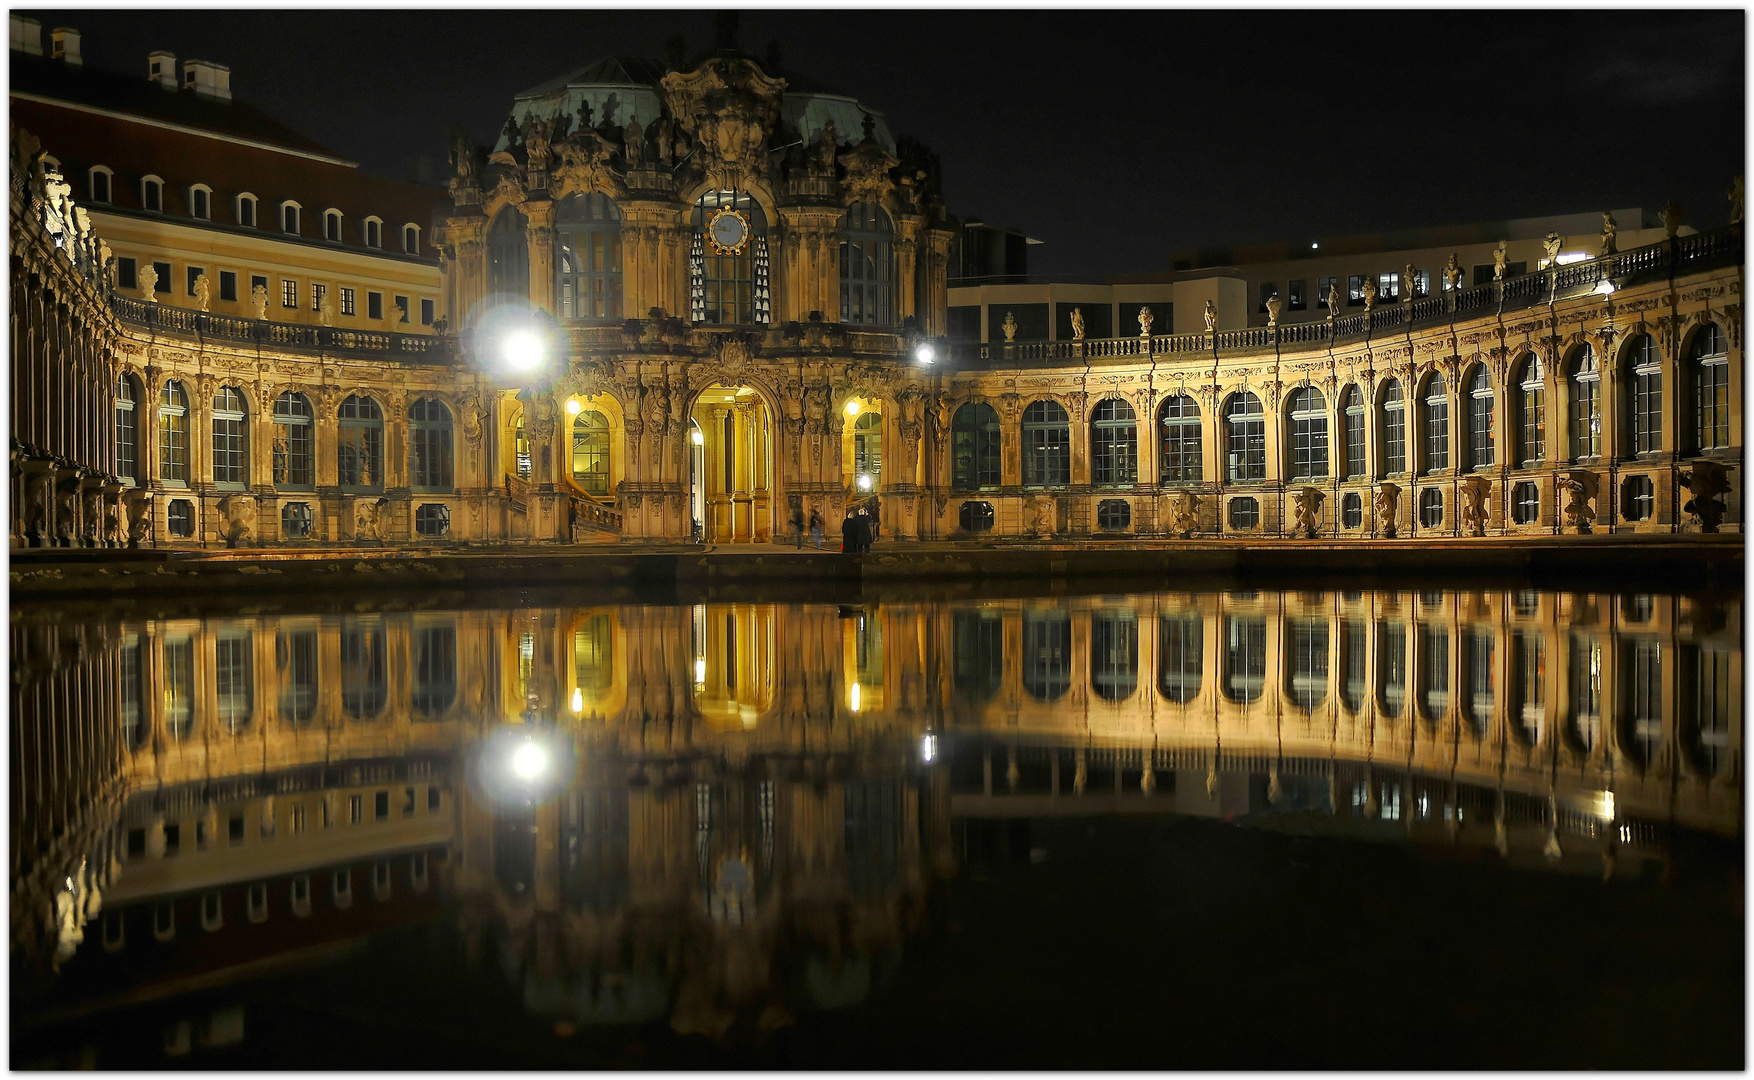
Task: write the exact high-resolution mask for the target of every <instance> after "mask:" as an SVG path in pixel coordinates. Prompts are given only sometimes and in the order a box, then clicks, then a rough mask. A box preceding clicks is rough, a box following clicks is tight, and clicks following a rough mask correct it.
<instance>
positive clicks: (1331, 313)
mask: <svg viewBox="0 0 1754 1080" xmlns="http://www.w3.org/2000/svg"><path fill="white" fill-rule="evenodd" d="M1339 315H1340V286H1339V285H1338V284H1329V285H1328V318H1330V319H1335V318H1338V317H1339Z"/></svg>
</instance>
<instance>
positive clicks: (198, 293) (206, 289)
mask: <svg viewBox="0 0 1754 1080" xmlns="http://www.w3.org/2000/svg"><path fill="white" fill-rule="evenodd" d="M210 297H211V287H210V286H209V285H208V284H207V275H206V274H196V275H195V306H196V307H197V308H199V309H200V310H202V311H206V310H207V304H208V301H209V299H210Z"/></svg>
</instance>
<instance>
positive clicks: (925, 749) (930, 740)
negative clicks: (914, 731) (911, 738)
mask: <svg viewBox="0 0 1754 1080" xmlns="http://www.w3.org/2000/svg"><path fill="white" fill-rule="evenodd" d="M937 756H938V736H936V735H927V736H925V737H923V738H921V739H920V760H921V761H924V762H926V763H927V764H931V761H932V759H933V758H935V757H937Z"/></svg>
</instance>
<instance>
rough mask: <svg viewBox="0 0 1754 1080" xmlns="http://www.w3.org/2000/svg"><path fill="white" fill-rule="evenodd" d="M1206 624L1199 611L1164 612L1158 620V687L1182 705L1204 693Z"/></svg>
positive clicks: (1166, 696) (1169, 698)
mask: <svg viewBox="0 0 1754 1080" xmlns="http://www.w3.org/2000/svg"><path fill="white" fill-rule="evenodd" d="M1203 625H1204V624H1203V622H1202V620H1201V618H1200V616H1199V615H1197V614H1188V615H1164V616H1162V617H1160V618H1159V619H1158V621H1157V641H1158V646H1157V688H1158V690H1159V691H1160V692H1161V693H1162V694H1163V696H1164V697H1165V698H1167V699H1168V700H1170V701H1173V702H1175V703H1176V704H1178V705H1185V704H1187V703H1188V702H1190V701H1193V700H1195V699H1196V698H1198V697H1199V696H1200V672H1201V667H1202V664H1203V662H1204V656H1203V650H1204V649H1205V642H1204V640H1203V638H1204V631H1203V630H1202V629H1201V628H1202V626H1203Z"/></svg>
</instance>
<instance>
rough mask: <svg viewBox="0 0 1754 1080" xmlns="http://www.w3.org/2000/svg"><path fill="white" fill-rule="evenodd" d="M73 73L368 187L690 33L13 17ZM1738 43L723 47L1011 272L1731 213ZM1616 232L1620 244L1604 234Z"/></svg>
mask: <svg viewBox="0 0 1754 1080" xmlns="http://www.w3.org/2000/svg"><path fill="white" fill-rule="evenodd" d="M26 14H29V15H32V16H33V17H36V18H38V19H40V20H41V21H42V24H43V29H44V37H45V39H46V38H47V31H48V30H49V28H51V27H54V26H60V25H70V26H74V27H76V28H78V29H79V30H81V31H82V33H83V35H84V40H83V51H84V55H85V58H86V63H87V64H90V65H94V66H100V67H105V68H110V69H113V70H118V71H123V72H128V73H135V74H141V75H144V73H145V70H146V54H147V52H148V51H150V50H152V49H159V48H162V49H169V50H171V51H172V52H174V53H176V54H177V56H178V57H179V58H187V57H191V56H194V57H201V58H203V59H209V60H214V61H218V62H220V63H225V64H229V65H230V66H231V69H232V86H233V89H234V92H235V93H236V94H237V96H238V97H239V98H240V99H242V100H245V101H248V102H250V103H252V104H254V105H257V106H259V107H262V108H264V109H266V110H267V111H269V112H271V113H273V114H275V115H276V116H278V117H279V118H281V119H282V120H284V121H286V122H287V123H290V124H291V125H293V126H294V127H296V128H299V129H301V130H303V131H305V132H307V133H308V134H310V135H311V136H312V137H314V138H316V139H317V140H318V141H320V142H323V143H326V144H327V145H329V146H331V147H333V148H334V149H335V150H337V151H339V152H340V153H342V154H344V155H346V156H348V157H351V158H353V159H355V160H357V161H359V162H361V163H362V165H363V166H364V167H365V168H367V169H370V170H372V171H375V172H379V173H382V174H385V175H390V176H396V177H399V178H404V179H414V178H415V177H416V171H417V164H416V163H417V161H418V160H419V159H421V158H424V159H426V162H427V164H428V167H429V168H431V169H433V170H434V172H433V173H432V174H430V175H431V177H432V179H434V180H437V179H440V177H439V176H438V172H439V171H440V170H442V163H443V161H444V153H445V135H446V132H447V131H448V130H449V128H450V126H451V124H452V123H454V122H456V121H459V120H460V121H462V122H463V123H465V124H466V125H467V126H468V128H469V129H470V131H471V132H473V133H474V135H475V137H476V138H477V140H478V141H481V142H488V141H490V140H491V139H492V138H493V136H494V135H495V134H496V132H497V131H498V129H499V127H500V126H501V124H502V123H503V122H504V118H505V115H506V113H507V111H508V109H509V107H510V104H511V97H512V95H513V94H514V93H515V92H517V91H519V90H522V89H525V88H527V87H529V86H533V85H535V84H537V83H539V82H542V81H544V80H547V79H550V78H552V77H554V76H556V75H559V74H562V73H564V72H566V71H569V70H572V69H573V68H576V67H580V66H582V65H584V64H585V63H588V62H590V61H592V60H595V59H598V58H600V57H603V56H606V55H611V54H636V55H646V56H651V57H661V56H662V55H663V52H664V42H665V41H666V39H668V38H669V37H671V36H672V35H674V34H681V35H683V36H684V37H685V38H686V39H687V42H688V46H689V50H690V52H691V53H692V52H694V51H697V50H699V49H702V48H705V47H708V46H710V45H711V44H712V43H713V33H714V30H713V25H714V17H713V14H712V13H711V12H697V11H608V12H604V11H550V10H543V11H533V12H520V13H516V14H512V13H507V12H503V11H501V12H481V11H463V10H452V11H441V12H422V11H416V10H398V11H386V12H365V13H360V14H354V13H349V12H346V11H336V10H311V11H275V12H263V13H243V12H220V11H146V10H141V11H96V10H80V11H29V12H26ZM1745 33H1746V21H1745V16H1744V13H1743V12H1742V11H1740V10H1721V9H1720V10H1713V11H1694V12H1669V11H1628V10H1614V11H1562V12H1551V11H1548V12H1523V11H1514V10H1508V11H1507V10H1495V11H1481V12H1469V11H1442V12H1410V13H1409V12H1394V11H1326V12H1319V13H1314V14H1306V13H1303V12H1296V11H1267V10H1232V11H1221V12H1201V11H1177V10H1171V11H1151V10H1126V11H1096V10H1091V11H1073V12H1065V11H1041V10H1037V11H1024V12H1014V11H1000V10H982V11H960V12H942V13H940V12H928V11H902V10H895V11H859V12H816V11H752V12H746V13H744V15H743V16H742V23H741V28H740V32H739V36H738V44H739V45H740V46H741V47H743V48H744V49H747V50H748V51H750V52H751V53H753V54H755V55H756V56H758V57H759V56H765V55H766V53H767V48H768V43H769V42H770V41H777V42H778V44H779V47H780V50H781V53H782V63H784V64H785V65H786V66H787V67H790V68H792V69H794V70H796V71H798V72H799V73H800V74H803V75H807V76H809V77H812V78H815V79H818V80H821V81H822V82H825V83H828V84H829V85H832V86H837V87H839V88H840V89H842V90H844V91H846V92H848V93H850V94H853V95H854V96H856V97H858V98H860V99H861V100H862V101H863V102H864V103H865V104H866V105H868V106H869V107H871V108H874V109H878V110H881V111H883V112H885V113H887V115H888V117H889V122H890V126H891V128H892V129H893V130H895V131H897V132H906V133H911V134H913V135H915V136H917V137H918V138H920V139H922V140H923V141H925V142H926V143H927V144H928V145H930V146H931V147H933V148H934V149H936V150H937V151H938V153H939V155H940V157H941V159H942V163H943V167H944V183H945V189H946V191H945V194H946V197H947V199H948V201H949V203H950V208H951V210H952V212H954V213H958V214H963V215H968V216H979V217H982V218H984V219H985V220H987V221H989V222H991V223H993V224H1000V225H1007V226H1012V227H1016V228H1020V229H1022V230H1024V231H1026V232H1028V233H1029V235H1031V236H1033V237H1036V238H1038V239H1040V240H1043V241H1045V242H1046V243H1045V246H1042V247H1036V248H1032V249H1031V269H1032V270H1035V271H1038V272H1042V271H1045V272H1053V273H1060V274H1066V275H1086V274H1088V275H1099V274H1108V273H1122V272H1134V271H1146V270H1154V269H1161V268H1163V267H1164V265H1165V262H1166V257H1167V255H1168V253H1169V252H1171V251H1175V250H1180V249H1185V248H1190V247H1195V246H1200V245H1215V244H1227V243H1257V242H1270V241H1278V240H1297V239H1301V238H1308V237H1317V236H1334V235H1341V234H1345V233H1350V232H1368V231H1375V230H1378V229H1395V228H1406V227H1416V226H1422V225H1444V224H1453V223H1458V222H1466V221H1478V220H1495V219H1502V218H1510V217H1528V216H1535V215H1541V214H1552V213H1575V212H1586V211H1594V210H1600V209H1606V208H1613V207H1625V206H1643V207H1645V208H1647V209H1649V210H1653V211H1654V210H1655V209H1657V208H1659V207H1660V206H1661V205H1662V204H1663V203H1664V202H1665V201H1667V200H1668V199H1670V198H1675V199H1678V200H1679V201H1680V202H1681V204H1682V206H1683V207H1684V208H1685V209H1686V210H1687V212H1688V213H1687V219H1688V222H1689V223H1690V224H1693V225H1696V226H1698V227H1701V228H1709V227H1711V226H1714V225H1719V224H1722V223H1723V222H1724V221H1725V220H1727V217H1728V204H1727V202H1726V200H1725V197H1724V192H1725V190H1726V189H1727V188H1728V186H1729V181H1730V178H1731V177H1732V176H1734V175H1735V174H1736V173H1738V172H1741V171H1742V168H1743V158H1744V145H1745V142H1744V124H1745V107H1744V106H1745V74H1744V38H1745ZM1623 225H1624V223H1623Z"/></svg>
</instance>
